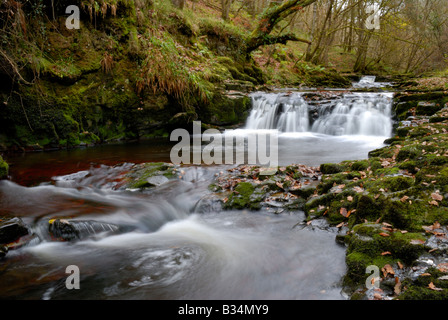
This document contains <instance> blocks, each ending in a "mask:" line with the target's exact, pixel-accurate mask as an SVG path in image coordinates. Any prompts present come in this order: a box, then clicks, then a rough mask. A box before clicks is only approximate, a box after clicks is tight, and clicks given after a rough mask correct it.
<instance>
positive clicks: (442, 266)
mask: <svg viewBox="0 0 448 320" xmlns="http://www.w3.org/2000/svg"><path fill="white" fill-rule="evenodd" d="M437 269H438V270H439V271H441V272H448V263H439V264H438V265H437Z"/></svg>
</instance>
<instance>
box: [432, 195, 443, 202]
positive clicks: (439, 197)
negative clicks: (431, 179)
mask: <svg viewBox="0 0 448 320" xmlns="http://www.w3.org/2000/svg"><path fill="white" fill-rule="evenodd" d="M431 198H433V199H434V200H436V201H442V200H443V196H442V195H441V194H438V193H432V194H431Z"/></svg>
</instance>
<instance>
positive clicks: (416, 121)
mask: <svg viewBox="0 0 448 320" xmlns="http://www.w3.org/2000/svg"><path fill="white" fill-rule="evenodd" d="M393 109H394V113H395V119H396V120H397V127H396V130H394V132H395V133H394V136H393V137H392V138H390V139H387V140H386V141H385V143H386V144H387V146H386V147H384V148H382V149H378V150H373V151H371V152H370V153H369V158H368V159H366V160H360V161H344V162H342V163H335V164H323V165H321V166H320V167H319V168H309V167H306V166H298V165H295V166H294V165H291V166H286V167H280V168H279V171H278V173H277V174H276V175H275V176H267V177H264V178H261V177H260V176H259V170H260V168H257V167H247V166H243V167H239V168H238V169H237V170H236V171H235V172H234V173H227V174H226V175H224V176H223V177H219V178H218V179H217V183H216V184H214V185H212V186H211V188H212V190H214V191H215V192H216V193H217V197H218V198H219V199H221V202H222V205H223V207H224V208H226V207H227V208H240V209H241V208H250V209H257V208H258V209H259V208H260V207H261V206H270V207H271V208H272V212H275V213H280V212H285V211H288V210H303V211H304V212H305V213H306V215H307V222H306V225H311V226H312V225H313V224H315V222H316V221H320V220H322V219H324V221H326V222H327V223H328V224H329V225H328V227H331V228H337V229H338V230H339V234H338V235H337V236H336V241H338V242H339V243H341V244H343V245H345V246H346V248H347V255H346V263H347V274H346V276H345V277H344V286H345V290H346V291H347V292H348V293H349V295H350V296H351V298H352V299H425V300H426V299H445V298H446V294H447V289H448V281H447V280H446V279H447V278H448V277H447V276H446V272H447V271H448V269H447V268H446V266H447V265H448V264H447V263H448V258H447V253H448V251H447V249H448V238H447V224H448V218H447V216H448V215H447V213H448V208H447V202H446V201H447V200H446V199H447V198H448V189H447V182H448V181H447V180H446V177H445V176H446V172H445V171H447V170H448V140H447V138H446V137H447V135H446V130H447V124H448V123H447V120H448V118H447V115H448V98H447V96H446V94H445V93H444V92H437V91H436V92H434V91H431V92H430V93H428V92H418V93H416V92H413V93H407V92H401V93H399V94H397V95H396V97H395V102H394V106H393ZM304 173H306V174H305V175H304ZM261 190H263V191H261ZM317 225H319V222H317ZM370 266H374V267H376V268H377V269H376V270H378V271H379V272H378V274H377V276H378V279H376V284H375V282H372V285H371V286H369V287H367V286H366V280H367V279H368V277H369V276H371V272H372V270H373V269H370V271H369V272H368V271H367V270H369V269H368V267H369V268H370ZM372 278H373V277H370V278H369V279H372Z"/></svg>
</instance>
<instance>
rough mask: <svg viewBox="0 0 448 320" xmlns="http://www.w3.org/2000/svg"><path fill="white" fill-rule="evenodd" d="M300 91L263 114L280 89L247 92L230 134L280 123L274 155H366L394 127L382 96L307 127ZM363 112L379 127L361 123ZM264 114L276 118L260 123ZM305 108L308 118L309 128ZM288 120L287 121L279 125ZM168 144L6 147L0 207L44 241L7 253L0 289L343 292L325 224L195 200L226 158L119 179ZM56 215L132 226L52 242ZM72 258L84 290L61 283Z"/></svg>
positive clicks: (104, 295)
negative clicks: (158, 178)
mask: <svg viewBox="0 0 448 320" xmlns="http://www.w3.org/2000/svg"><path fill="white" fill-rule="evenodd" d="M299 98H300V99H299ZM299 98H297V99H293V101H292V104H290V106H292V107H290V108H289V109H288V107H285V106H284V105H283V106H282V107H281V108H282V110H280V111H278V112H276V114H270V113H269V112H270V111H272V110H270V109H272V107H273V106H274V107H279V106H280V102H279V100H276V99H283V100H285V99H286V97H285V96H284V95H283V96H282V94H279V95H277V96H276V97H274V96H272V95H271V96H268V95H260V94H259V95H258V96H254V110H253V113H252V114H251V116H250V118H249V119H248V123H247V124H246V127H244V128H241V129H238V130H236V131H233V132H232V134H238V135H247V134H250V133H251V132H253V131H254V130H263V129H269V130H277V131H278V132H279V162H280V165H285V164H291V163H297V164H299V163H301V164H307V165H319V164H321V163H327V162H339V161H342V160H349V159H364V158H367V153H368V152H369V151H370V150H372V149H375V148H378V147H381V146H383V141H384V139H385V138H387V137H388V136H390V133H391V132H388V131H387V130H391V124H390V123H389V122H387V121H390V114H389V112H390V109H387V108H385V107H384V105H383V104H384V99H390V96H389V95H376V96H372V95H371V94H366V95H364V96H362V95H358V96H357V97H353V96H350V97H347V96H345V97H344V98H343V99H338V100H337V102H336V103H333V106H334V107H332V108H327V109H326V111H322V114H319V115H317V116H318V117H317V120H320V124H319V125H318V126H314V128H313V125H314V124H316V123H317V121H316V120H315V119H314V120H313V119H312V118H310V115H311V113H312V112H314V111H313V110H314V109H312V108H310V109H309V110H308V111H307V112H308V114H305V113H304V112H303V110H302V111H301V112H295V111H297V110H295V109H297V108H298V107H297V105H299V104H300V105H302V104H303V101H302V100H301V97H299ZM256 99H262V100H263V99H265V100H266V101H269V102H270V105H271V106H270V107H267V106H266V105H267V103H264V106H263V108H265V110H267V111H268V112H267V113H266V112H265V113H263V112H261V113H260V112H259V111H260V110H259V109H260V108H258V107H259V105H258V107H257V104H256V101H257V100H256ZM273 99H274V100H273ZM288 99H290V96H289V97H288ZM363 99H364V100H363ZM265 100H263V101H265ZM276 101H277V102H276ZM298 101H299V102H298ZM372 101H373V102H374V103H372ZM378 101H379V102H378ZM283 104H284V102H283ZM344 105H346V106H347V107H346V108H345V109H344ZM362 105H363V106H364V107H362ZM302 106H303V105H302ZM257 108H258V109H257ZM355 108H358V109H357V111H353V110H354V109H355ZM324 109H325V108H323V107H322V108H321V110H324ZM257 110H258V111H257ZM344 110H345V111H344ZM359 110H362V111H359ZM351 111H353V112H351ZM255 112H258V115H257V116H256V115H254V113H255ZM366 112H368V113H367V114H366ZM369 115H370V116H371V118H370V120H372V119H376V122H377V124H378V125H379V126H382V128H383V129H381V130H383V131H378V130H379V129H378V128H377V127H375V128H373V127H369V128H370V129H368V130H365V128H366V124H368V123H369V121H368V117H369ZM270 116H272V119H271V120H272V121H276V123H277V124H276V127H266V126H265V127H261V128H260V127H259V126H260V122H261V121H265V120H266V119H264V117H270ZM292 117H295V119H292ZM305 118H308V119H310V120H309V122H308V123H307V125H306V126H304V125H303V123H304V122H306V121H308V120H306V119H305ZM335 118H338V119H337V120H335ZM366 118H367V121H366ZM378 119H381V121H385V122H386V123H379V120H378ZM386 119H388V120H386ZM305 120H306V121H305ZM286 122H288V123H289V125H288V127H285V126H283V127H281V128H280V127H278V124H279V123H280V124H281V123H283V124H285V123H286ZM371 122H373V121H370V123H371ZM265 123H266V121H265ZM294 123H295V124H296V125H295V126H294ZM256 126H258V127H256ZM335 126H337V127H338V128H336V129H335ZM286 128H294V130H292V129H288V130H286ZM297 128H300V129H297ZM329 128H330V129H329ZM347 128H349V129H347ZM353 128H358V129H359V132H358V131H356V130H358V129H353ZM333 129H334V130H333ZM325 130H330V131H332V130H333V131H332V132H331V134H330V133H329V132H328V131H327V132H326V131H325ZM344 130H348V131H346V132H344ZM350 130H351V131H350ZM354 130H355V131H354ZM172 146H173V142H167V141H159V140H151V141H144V142H140V143H133V144H126V145H121V144H117V145H107V146H100V147H95V148H86V149H76V150H68V151H57V152H46V153H35V154H27V155H25V156H10V157H9V158H8V159H7V160H8V161H9V162H10V163H11V168H10V169H11V177H10V180H9V181H1V182H0V212H2V213H3V214H12V215H14V216H19V217H21V218H22V219H23V220H24V222H25V223H27V224H28V225H29V226H31V228H32V231H33V232H34V234H36V235H37V236H38V238H39V241H34V242H31V243H30V244H29V245H27V246H25V247H22V248H20V249H18V250H14V251H10V252H9V253H8V255H7V256H6V258H5V259H4V260H3V261H2V262H1V265H0V288H1V289H0V298H2V299H10V298H15V299H288V300H290V299H302V300H306V299H345V298H346V297H345V296H344V295H343V294H342V292H341V286H340V283H341V279H342V277H343V275H344V272H345V249H344V248H343V247H341V246H340V245H338V244H337V243H336V242H335V235H336V233H335V231H333V230H332V229H319V228H308V227H305V228H303V227H297V225H298V224H300V222H302V221H303V220H304V214H303V212H300V211H295V212H294V211H293V212H287V213H282V214H273V213H270V212H268V211H267V210H264V209H262V210H260V211H257V212H251V211H245V210H242V211H222V210H221V209H220V208H217V207H216V206H200V205H198V204H199V203H202V201H201V199H204V198H207V196H208V195H209V194H210V191H209V190H208V185H209V184H210V183H211V182H212V181H213V179H214V177H215V174H216V173H217V172H219V171H222V170H225V169H226V168H227V166H221V165H208V166H204V165H202V166H201V165H197V166H194V165H193V166H187V167H185V168H184V170H185V174H184V175H183V177H182V179H179V180H175V181H171V182H169V183H166V184H164V185H162V186H160V187H157V188H155V189H150V190H146V191H143V192H140V191H137V192H132V191H129V190H115V189H114V181H115V179H116V178H117V177H119V176H120V174H122V173H123V172H125V171H126V170H128V168H129V167H130V166H131V165H132V163H140V162H152V161H167V162H168V161H170V159H169V154H170V150H171V148H172ZM60 217H71V219H73V220H75V221H76V220H82V221H85V220H89V221H96V222H102V223H113V224H115V225H120V226H125V227H126V228H127V231H126V232H123V233H119V234H102V233H101V234H97V235H95V236H94V237H89V238H86V239H82V240H80V241H77V242H58V241H52V240H51V239H49V238H48V236H46V232H47V229H48V221H49V219H52V218H60ZM69 265H75V266H77V267H78V268H79V271H80V289H72V290H69V289H67V287H66V279H67V277H68V274H67V273H66V272H65V271H66V267H67V266H69Z"/></svg>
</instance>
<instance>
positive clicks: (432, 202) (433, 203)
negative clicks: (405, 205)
mask: <svg viewBox="0 0 448 320" xmlns="http://www.w3.org/2000/svg"><path fill="white" fill-rule="evenodd" d="M429 204H432V205H433V206H436V207H438V206H439V203H438V202H437V201H435V200H432V201H429Z"/></svg>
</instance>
